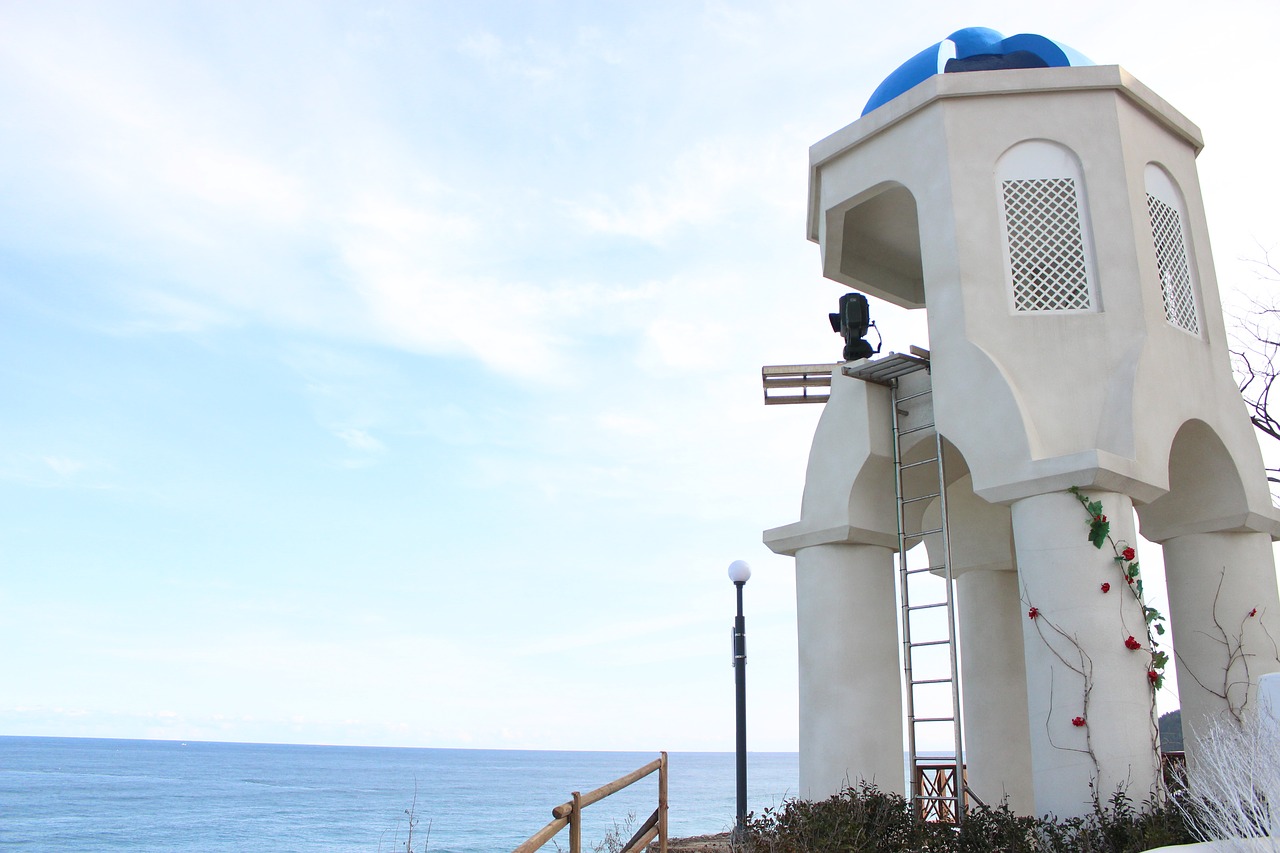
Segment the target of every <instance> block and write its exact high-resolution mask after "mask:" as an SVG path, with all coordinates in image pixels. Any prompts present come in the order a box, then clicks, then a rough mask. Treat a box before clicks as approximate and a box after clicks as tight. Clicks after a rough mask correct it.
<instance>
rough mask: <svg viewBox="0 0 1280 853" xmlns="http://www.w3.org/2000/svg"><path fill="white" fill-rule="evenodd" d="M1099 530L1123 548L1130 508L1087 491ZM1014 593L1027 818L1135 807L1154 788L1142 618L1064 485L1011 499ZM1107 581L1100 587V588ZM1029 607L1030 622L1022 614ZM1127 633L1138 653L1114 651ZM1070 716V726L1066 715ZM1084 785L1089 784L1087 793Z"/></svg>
mask: <svg viewBox="0 0 1280 853" xmlns="http://www.w3.org/2000/svg"><path fill="white" fill-rule="evenodd" d="M1089 496H1090V497H1091V498H1092V499H1093V500H1099V501H1102V504H1103V513H1104V514H1105V515H1106V516H1107V517H1108V518H1109V519H1110V522H1111V535H1112V537H1113V538H1114V539H1115V540H1116V541H1117V542H1120V543H1122V544H1123V543H1133V542H1136V541H1137V535H1136V533H1135V531H1134V524H1133V503H1132V501H1131V500H1130V499H1129V497H1128V496H1126V495H1121V494H1116V493H1112V492H1102V491H1096V490H1090V491H1089ZM1012 513H1013V535H1014V547H1015V550H1016V553H1017V562H1018V572H1019V576H1020V581H1021V590H1022V620H1023V622H1022V624H1023V646H1024V655H1025V660H1026V672H1027V706H1028V708H1027V711H1028V718H1029V722H1030V733H1031V766H1032V777H1033V788H1034V791H1035V807H1036V812H1037V813H1038V814H1045V813H1052V814H1056V815H1058V816H1060V817H1071V816H1077V815H1083V814H1085V813H1087V812H1088V811H1090V810H1091V809H1092V797H1093V792H1094V791H1096V792H1097V796H1098V797H1099V798H1101V799H1102V800H1103V801H1104V802H1105V801H1106V799H1107V798H1108V797H1109V796H1110V795H1111V794H1112V793H1113V792H1115V791H1116V790H1117V789H1123V790H1125V791H1126V792H1127V793H1128V795H1129V796H1130V797H1132V798H1133V799H1134V800H1135V801H1136V802H1142V801H1143V800H1144V799H1145V798H1146V797H1147V796H1148V794H1149V793H1150V792H1151V791H1152V789H1153V788H1154V786H1155V784H1156V779H1157V773H1158V769H1159V768H1158V763H1159V762H1158V757H1157V753H1156V750H1155V738H1156V730H1155V724H1154V720H1153V719H1152V716H1153V712H1152V689H1151V687H1150V684H1149V682H1148V679H1147V670H1148V666H1149V663H1150V660H1151V656H1150V652H1149V651H1148V650H1147V640H1146V627H1145V626H1146V623H1145V620H1144V619H1143V616H1142V613H1141V611H1140V609H1139V607H1138V604H1137V602H1136V601H1135V600H1134V598H1133V596H1132V595H1130V594H1129V592H1128V590H1127V588H1123V587H1124V584H1123V582H1122V581H1120V582H1119V583H1117V581H1119V580H1120V572H1119V571H1118V570H1117V565H1116V562H1115V559H1114V558H1115V554H1114V552H1113V551H1112V549H1111V547H1110V546H1109V545H1104V546H1103V548H1102V549H1101V550H1099V549H1097V548H1095V547H1094V546H1093V545H1092V544H1091V543H1090V542H1089V540H1088V527H1087V522H1088V517H1087V516H1086V515H1085V512H1084V510H1083V508H1082V507H1081V506H1080V503H1079V502H1078V501H1077V500H1076V499H1075V497H1074V496H1072V495H1071V494H1069V493H1067V492H1051V493H1049V494H1042V495H1035V496H1032V497H1029V498H1023V499H1021V500H1018V501H1015V502H1014V503H1013V505H1012ZM1103 583H1110V584H1111V588H1110V591H1109V592H1107V593H1104V592H1102V591H1101V584H1103ZM1031 607H1035V608H1036V609H1037V616H1036V618H1029V616H1028V610H1029V608H1031ZM1130 636H1132V637H1133V638H1134V641H1135V642H1138V643H1141V648H1139V649H1136V650H1134V649H1130V648H1127V647H1126V639H1127V638H1128V637H1130ZM1073 721H1076V722H1079V723H1082V725H1077V724H1075V722H1073ZM1091 784H1092V786H1093V787H1092V788H1091Z"/></svg>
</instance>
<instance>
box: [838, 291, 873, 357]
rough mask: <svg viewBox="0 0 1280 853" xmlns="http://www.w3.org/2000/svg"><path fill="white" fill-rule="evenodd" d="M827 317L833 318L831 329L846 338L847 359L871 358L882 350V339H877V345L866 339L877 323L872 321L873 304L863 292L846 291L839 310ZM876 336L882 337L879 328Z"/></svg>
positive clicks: (845, 354)
mask: <svg viewBox="0 0 1280 853" xmlns="http://www.w3.org/2000/svg"><path fill="white" fill-rule="evenodd" d="M827 317H828V318H829V319H830V320H831V331H833V332H835V333H837V334H838V335H840V336H841V337H843V338H844V360H845V361H858V360H860V359H864V358H870V357H871V356H873V355H875V354H876V353H878V352H880V344H881V343H882V341H877V343H876V345H875V347H872V346H871V344H870V343H868V342H867V341H866V340H865V338H866V336H867V333H868V332H869V331H870V330H871V329H875V328H876V324H875V323H873V322H871V306H870V304H869V303H868V302H867V297H865V296H863V295H862V294H861V293H846V294H844V295H843V296H841V297H840V307H839V310H838V311H837V312H836V313H834V314H828V315H827ZM876 337H877V338H879V337H880V330H879V329H876Z"/></svg>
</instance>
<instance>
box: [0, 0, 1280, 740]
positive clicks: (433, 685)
mask: <svg viewBox="0 0 1280 853" xmlns="http://www.w3.org/2000/svg"><path fill="white" fill-rule="evenodd" d="M940 9H941V7H940V6H938V5H937V4H933V3H920V2H915V3H913V2H906V3H899V4H891V5H890V6H886V7H885V8H874V9H871V8H868V4H852V3H836V2H818V3H810V4H802V5H798V6H797V5H796V4H773V3H763V2H745V3H733V4H730V3H705V4H699V3H682V2H680V3H678V2H647V3H643V4H641V3H631V4H622V3H618V4H597V3H575V2H558V1H557V0H546V1H545V2H527V3H516V2H505V3H499V2H491V3H467V4H460V3H435V2H420V3H347V2H330V3H325V2H309V3H288V2H272V3H255V4H250V3H240V2H232V3H227V2H211V3H198V2H183V3H171V2H155V3H144V2H113V3H109V4H108V3H88V2H84V3H60V2H42V3H38V4H37V3H19V2H3V3H0V126H2V129H0V323H3V327H2V331H3V334H0V394H2V395H3V399H4V400H5V401H6V403H5V405H4V407H3V410H4V417H0V511H2V512H3V518H4V522H3V523H2V524H0V647H3V648H4V649H5V650H6V652H5V654H3V655H0V685H3V686H2V687H0V734H31V735H76V736H79V735H87V736H108V737H164V738H181V739H196V738H200V739H220V740H249V741H259V740H260V741H292V742H316V743H353V744H386V745H402V746H477V747H527V748H583V749H604V748H621V749H643V750H656V749H663V748H665V749H673V750H687V749H731V748H732V720H733V716H732V670H731V668H730V666H729V661H730V656H729V652H730V647H729V629H730V624H731V620H732V607H733V596H732V586H731V584H730V583H729V581H728V579H727V577H726V575H725V568H726V566H727V565H728V563H729V562H730V561H731V560H733V559H736V558H745V559H747V560H749V561H751V563H752V564H753V566H754V567H755V575H754V577H753V578H752V580H751V582H750V583H749V584H748V586H747V607H748V643H749V651H750V667H749V679H748V681H749V688H750V691H751V695H750V699H751V726H750V734H751V746H752V748H753V749H794V748H795V743H796V733H795V726H796V709H795V703H796V699H795V682H796V675H795V630H794V616H795V613H794V585H793V581H792V570H791V565H790V561H789V560H787V559H784V558H780V557H775V556H773V555H771V554H769V553H768V551H767V550H766V549H764V548H763V546H762V545H761V544H760V533H761V530H762V529H764V528H767V527H773V526H776V525H779V524H785V523H788V522H790V521H793V520H795V519H796V518H797V517H798V511H799V496H800V489H801V486H802V480H803V471H804V464H805V457H806V454H807V450H808V442H809V438H810V436H811V435H812V430H813V426H814V423H815V422H816V418H817V415H818V414H819V411H820V410H819V408H818V407H814V406H802V407H780V408H770V409H765V408H764V407H763V406H762V405H761V399H760V390H759V383H760V380H759V368H760V366H761V365H762V364H780V363H781V364H785V363H797V362H810V361H828V360H833V359H834V358H835V357H836V356H837V355H838V353H839V344H840V341H839V339H838V338H836V337H835V336H834V335H832V334H831V333H830V330H829V327H827V324H826V317H825V314H826V312H827V311H830V310H833V309H834V306H835V300H836V299H837V297H838V296H839V293H840V292H841V288H840V287H838V286H837V285H835V284H834V283H831V282H826V281H824V280H823V279H822V278H821V276H820V274H819V264H818V255H817V248H816V247H815V246H813V245H812V244H810V243H808V242H807V241H806V240H805V237H804V234H805V232H804V211H805V193H806V180H807V174H806V166H807V149H808V146H809V145H810V144H812V143H813V142H816V141H817V140H818V139H820V138H822V137H824V136H826V135H827V134H829V133H830V132H832V131H834V130H836V129H838V128H840V127H842V126H843V125H845V124H847V123H849V122H850V121H852V120H854V119H855V118H856V117H857V115H858V113H859V112H860V110H861V108H862V105H863V103H864V102H865V100H866V98H867V97H868V96H869V95H870V93H871V91H872V90H873V89H874V88H875V86H876V85H877V84H878V83H879V81H880V80H881V79H882V78H883V77H884V76H885V75H887V74H888V73H889V72H890V71H891V70H893V68H894V67H896V66H897V65H898V64H899V63H900V62H901V61H903V60H904V59H906V58H907V57H909V56H911V55H913V54H914V53H915V52H917V51H919V50H920V49H922V48H923V47H925V46H927V45H929V44H931V43H933V42H936V41H938V40H940V39H941V38H943V37H945V36H946V35H947V34H948V33H950V32H951V31H953V30H955V29H958V28H960V27H963V26H974V25H981V26H990V27H994V28H996V29H999V30H1002V31H1003V32H1005V33H1007V34H1013V33H1016V32H1039V33H1043V34H1046V35H1049V36H1051V37H1054V38H1057V39H1059V40H1061V41H1065V42H1067V43H1069V44H1071V45H1072V46H1074V47H1076V48H1077V49H1079V50H1081V51H1082V52H1084V53H1086V54H1088V55H1089V56H1091V57H1092V58H1093V59H1094V60H1096V61H1098V62H1100V63H1118V64H1121V65H1124V66H1125V67H1126V68H1128V69H1129V70H1130V71H1131V72H1132V73H1134V74H1135V75H1136V76H1137V77H1138V78H1139V79H1140V80H1142V81H1143V82H1145V83H1146V84H1148V85H1149V86H1151V87H1152V88H1154V89H1155V90H1156V91H1157V92H1158V93H1159V94H1161V95H1162V96H1163V97H1165V98H1166V99H1167V100H1169V101H1170V102H1171V103H1172V104H1173V105H1174V106H1175V107H1177V108H1179V109H1181V110H1182V111H1183V112H1185V113H1186V114H1187V115H1188V116H1190V117H1191V118H1192V120H1194V121H1196V122H1197V123H1199V124H1200V125H1201V127H1202V128H1203V129H1204V132H1205V136H1206V140H1207V142H1208V147H1207V148H1206V151H1205V153H1204V154H1203V155H1202V157H1201V177H1202V182H1203V184H1204V188H1205V194H1206V201H1207V204H1208V206H1209V215H1210V224H1211V227H1212V229H1213V236H1214V240H1215V243H1214V248H1215V253H1216V256H1217V262H1218V271H1219V277H1220V280H1221V281H1222V283H1223V286H1224V289H1227V288H1232V287H1235V286H1237V285H1242V284H1246V283H1248V282H1249V281H1250V280H1251V276H1252V273H1251V271H1250V269H1249V267H1248V265H1247V264H1246V263H1244V262H1243V261H1241V260H1240V259H1241V258H1249V257H1258V256H1259V254H1260V249H1259V244H1262V245H1264V246H1265V245H1272V244H1273V243H1274V241H1275V240H1276V239H1277V235H1280V215H1278V214H1277V213H1276V212H1275V211H1274V210H1273V209H1272V207H1273V202H1274V199H1275V197H1276V195H1277V186H1276V170H1275V168H1274V153H1273V152H1274V146H1275V139H1276V138H1277V136H1278V135H1280V133H1278V132H1280V127H1278V125H1280V121H1278V120H1277V116H1276V110H1275V107H1274V94H1273V91H1272V86H1271V83H1272V81H1274V79H1275V73H1274V45H1273V42H1272V34H1273V33H1274V32H1275V31H1276V25H1277V24H1278V23H1280V10H1278V9H1277V8H1276V7H1275V6H1274V4H1269V3H1247V2H1245V3H1235V4H1230V5H1228V4H1219V5H1218V6H1216V7H1214V8H1213V9H1212V10H1211V12H1208V13H1206V11H1205V7H1204V6H1203V5H1202V4H1195V5H1193V4H1190V3H1182V4H1180V3H1162V4H1159V5H1156V4H1136V3H1135V4H1129V5H1124V4H1114V3H1101V2H1086V3H1082V4H1073V5H1072V6H1071V7H1070V8H1069V11H1068V8H1067V7H1061V8H1060V9H1051V8H1048V7H1046V8H1044V9H1043V10H1036V9H1029V8H1028V7H1027V4H1024V3H1013V2H985V3H971V4H966V5H965V7H964V8H963V9H962V10H960V11H955V12H953V11H950V7H949V8H948V11H939V10H940ZM1206 15H1211V16H1212V19H1211V20H1206ZM875 310H876V312H877V313H876V317H877V319H879V320H880V322H881V327H882V331H883V333H884V336H885V339H886V344H887V346H888V348H890V349H899V350H904V349H905V348H906V347H907V346H908V345H909V344H911V343H925V342H926V341H925V340H924V333H923V324H922V322H921V321H920V320H919V319H918V318H913V317H908V316H906V314H905V312H901V311H897V310H893V309H890V308H888V307H884V306H877V308H876V309H875Z"/></svg>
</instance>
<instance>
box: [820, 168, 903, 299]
mask: <svg viewBox="0 0 1280 853" xmlns="http://www.w3.org/2000/svg"><path fill="white" fill-rule="evenodd" d="M825 267H826V269H825V274H826V276H827V277H828V278H830V279H833V280H835V281H838V282H840V283H842V284H847V285H848V286H850V287H852V288H854V289H855V290H860V291H862V292H864V293H868V294H871V295H872V296H878V297H879V298H881V299H884V300H886V301H888V302H892V303H893V304H894V305H900V306H902V307H903V308H923V307H924V264H923V262H922V261H921V255H920V219H919V216H918V214H917V212H916V199H915V196H913V195H912V194H911V191H910V190H908V189H907V188H906V187H904V186H903V185H902V184H899V183H892V182H891V183H884V184H880V185H879V186H876V187H873V188H871V189H870V190H868V191H867V192H865V193H863V194H861V195H860V196H857V197H855V198H854V199H852V200H851V201H850V202H849V203H848V204H846V205H842V206H840V207H839V208H836V209H833V210H831V211H830V212H829V213H828V222H827V257H826V262H825Z"/></svg>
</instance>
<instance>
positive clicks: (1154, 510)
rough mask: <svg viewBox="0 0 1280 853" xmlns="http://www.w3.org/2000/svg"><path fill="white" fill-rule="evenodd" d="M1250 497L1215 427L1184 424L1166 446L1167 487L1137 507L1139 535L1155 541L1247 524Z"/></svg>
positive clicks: (1195, 422) (1194, 421)
mask: <svg viewBox="0 0 1280 853" xmlns="http://www.w3.org/2000/svg"><path fill="white" fill-rule="evenodd" d="M1248 516H1249V502H1248V498H1247V496H1246V494H1245V489H1244V483H1243V482H1242V481H1241V479H1240V471H1239V470H1238V469H1237V468H1236V463H1235V460H1234V459H1232V458H1231V454H1230V452H1228V450H1227V447H1226V445H1225V444H1223V443H1222V439H1220V438H1218V434H1217V433H1215V432H1214V431H1213V427H1211V426H1209V425H1208V424H1207V423H1205V422H1204V421H1201V420H1189V421H1187V422H1186V423H1184V424H1183V425H1182V426H1181V427H1180V428H1179V429H1178V432H1177V434H1176V435H1175V436H1174V437H1173V443H1172V445H1171V446H1170V448H1169V491H1168V493H1167V494H1165V495H1163V496H1161V497H1160V498H1158V499H1157V500H1154V501H1152V502H1151V503H1149V504H1146V505H1145V506H1141V507H1138V521H1139V522H1140V524H1141V530H1142V535H1143V536H1144V537H1146V538H1147V539H1150V540H1152V541H1153V542H1163V541H1164V540H1166V539H1169V538H1171V537H1173V536H1181V535H1185V534H1187V533H1203V532H1207V531H1213V530H1233V529H1239V530H1243V529H1245V528H1244V527H1243V526H1242V525H1243V524H1244V522H1245V521H1246V519H1247V518H1248Z"/></svg>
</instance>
